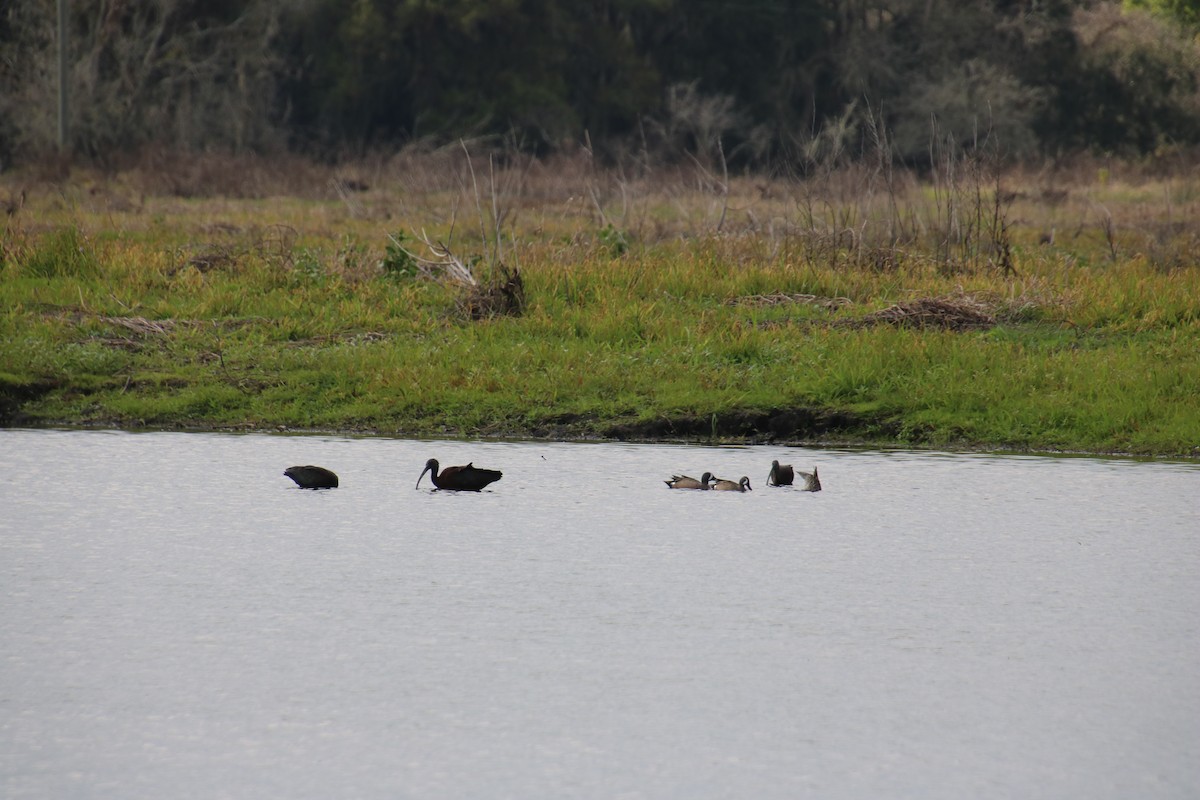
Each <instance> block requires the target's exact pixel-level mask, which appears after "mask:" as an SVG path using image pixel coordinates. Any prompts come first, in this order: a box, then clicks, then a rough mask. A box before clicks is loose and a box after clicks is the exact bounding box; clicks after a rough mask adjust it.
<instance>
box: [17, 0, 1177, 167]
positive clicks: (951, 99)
mask: <svg viewBox="0 0 1200 800" xmlns="http://www.w3.org/2000/svg"><path fill="white" fill-rule="evenodd" d="M55 5H56V4H55V2H54V0H14V2H10V3H6V4H5V6H4V9H3V11H0V160H2V161H3V164H5V165H11V164H14V163H19V162H20V161H21V160H22V159H25V158H30V157H36V156H38V155H41V154H45V153H46V152H49V151H51V150H52V149H53V147H54V144H55V132H56V130H57V120H56V112H57V105H56V100H55V97H56V91H57V79H58V78H57V69H56V55H55V53H56V45H57V41H56V35H55V32H56V18H55ZM1198 33H1200V2H1198V0H1128V1H1127V2H1126V3H1125V4H1121V3H1116V2H1094V1H1091V0H965V1H964V0H737V1H736V2H732V1H731V0H139V2H128V0H91V2H85V1H84V0H75V2H73V3H72V4H71V16H70V19H69V37H68V42H69V73H68V86H69V91H70V98H71V104H70V109H71V114H70V149H71V151H72V152H73V153H74V154H76V155H77V156H79V157H84V158H89V159H95V160H98V161H102V162H103V161H105V160H110V159H114V158H117V157H119V156H120V155H122V154H127V153H130V152H137V151H138V150H139V149H141V148H145V147H147V146H162V147H167V148H171V149H175V150H181V151H192V150H221V151H229V152H246V151H251V152H258V153H264V154H269V153H273V152H281V151H292V152H301V153H307V154H311V155H315V156H320V157H330V158H336V157H343V156H348V155H354V154H360V153H363V152H367V151H370V150H373V149H378V148H395V147H399V146H403V145H405V144H407V143H411V142H414V141H430V142H442V141H453V140H455V139H457V138H461V137H476V136H491V137H502V138H504V139H505V140H507V142H508V143H509V144H511V145H513V146H515V147H518V148H522V149H528V150H533V151H540V152H546V151H552V150H554V149H556V148H559V147H562V146H564V144H568V143H578V142H582V141H587V142H588V143H589V145H590V146H592V147H594V148H595V149H596V150H597V151H598V152H600V153H607V154H610V155H619V154H621V153H622V152H629V151H631V150H636V151H638V152H644V153H647V154H651V155H656V156H664V157H669V155H670V154H679V153H690V154H693V155H696V154H699V155H702V156H704V157H713V156H714V155H719V156H720V157H721V158H722V159H727V160H728V162H729V163H734V164H736V163H741V164H746V165H750V166H755V167H762V166H766V165H770V164H772V163H776V162H777V160H780V159H794V158H796V157H797V156H800V157H803V158H807V159H813V158H837V157H840V156H841V155H844V154H853V153H855V152H862V151H863V150H864V149H866V148H864V146H863V145H864V143H870V144H871V148H870V149H871V150H872V151H873V152H887V153H890V154H891V156H892V157H894V158H897V159H900V160H904V161H907V162H910V163H919V162H921V161H922V160H923V159H928V158H929V157H930V152H931V142H940V141H945V142H951V143H954V144H956V145H962V146H972V145H977V144H978V143H979V142H981V141H985V140H986V141H988V142H989V143H992V144H993V145H995V146H996V147H997V148H998V149H999V150H1000V151H1001V152H1002V153H1003V154H1004V155H1006V156H1007V157H1010V158H1025V157H1034V156H1055V155H1059V154H1062V153H1069V152H1077V151H1098V152H1103V153H1112V154H1116V155H1123V156H1124V155H1129V156H1134V155H1141V154H1147V153H1154V152H1156V151H1161V150H1163V149H1164V148H1181V147H1188V146H1192V145H1196V144H1198V143H1200V38H1198Z"/></svg>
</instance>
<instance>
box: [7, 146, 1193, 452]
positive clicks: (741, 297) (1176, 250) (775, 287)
mask: <svg viewBox="0 0 1200 800" xmlns="http://www.w3.org/2000/svg"><path fill="white" fill-rule="evenodd" d="M498 163H507V164H508V166H506V167H505V168H503V169H502V168H501V167H499V166H497V164H498ZM950 167H954V168H953V169H951V168H950ZM205 170H207V171H208V174H209V177H208V178H204V177H197V176H198V175H203V174H204V173H205ZM1110 170H1112V172H1110ZM1114 172H1121V170H1120V169H1117V168H1114V167H1111V165H1100V164H1098V163H1094V162H1093V163H1091V164H1090V165H1087V164H1085V165H1082V166H1077V167H1076V168H1075V169H1074V170H1058V171H1054V170H1046V171H1042V172H1034V171H1029V170H1025V171H1022V170H1018V169H1011V170H1005V171H1003V172H1001V171H1000V170H999V169H998V168H997V169H993V168H991V167H988V166H987V165H986V164H984V163H982V162H975V161H972V160H970V159H963V160H961V161H958V162H956V163H955V164H953V165H951V164H949V163H947V164H943V165H942V168H938V169H934V170H933V171H932V172H930V173H928V174H925V175H923V176H920V177H918V176H916V175H913V174H909V173H905V172H899V171H896V172H893V171H891V170H890V169H878V170H874V171H872V170H871V169H869V168H865V167H862V166H858V167H847V168H843V169H837V170H833V169H830V170H824V171H821V170H818V171H815V173H814V174H810V175H809V176H808V177H805V178H803V179H801V178H795V179H787V180H785V179H773V180H767V179H763V178H755V177H752V176H743V177H734V178H729V177H726V176H724V174H723V173H722V170H721V166H720V164H716V165H701V164H700V163H699V162H696V163H692V164H689V165H685V166H681V167H678V168H675V169H667V168H661V169H658V170H653V171H651V170H645V171H643V172H642V173H641V174H638V175H637V176H635V177H629V176H628V175H626V173H624V172H622V171H617V170H614V171H602V170H599V169H598V168H596V167H595V166H594V165H593V164H592V163H591V162H590V161H589V160H588V159H587V158H586V157H585V156H584V155H575V156H568V155H560V156H556V157H553V158H547V159H542V160H530V159H528V158H525V159H523V160H522V159H519V158H517V159H509V160H508V161H507V162H502V161H501V160H500V159H492V160H489V159H488V158H487V157H486V156H478V155H477V156H476V157H475V158H473V159H471V158H469V157H468V156H467V154H466V148H465V147H463V148H460V149H459V150H457V151H455V150H453V149H448V150H446V151H439V152H438V153H434V154H427V155H425V156H423V157H413V158H397V159H393V160H390V161H381V162H378V163H371V162H363V163H360V164H355V165H342V166H340V167H337V168H334V167H321V166H317V165H314V164H297V163H290V162H289V163H281V164H274V165H272V164H269V163H265V162H262V161H257V160H253V159H244V160H241V161H235V162H229V161H228V160H224V161H223V160H220V159H216V158H215V157H206V156H198V157H197V158H196V161H195V164H194V165H193V171H192V172H190V173H186V174H182V175H176V176H164V175H155V174H144V173H139V172H137V171H130V172H124V173H120V174H107V175H106V174H99V173H93V172H88V171H84V170H79V169H77V170H75V171H74V172H73V173H72V174H71V175H70V177H69V178H58V179H56V180H53V181H46V180H37V179H36V178H35V177H32V176H31V175H30V174H25V175H14V174H11V173H10V174H8V175H6V176H4V177H3V179H2V182H0V201H3V202H5V203H7V207H8V211H9V214H8V215H7V216H6V217H5V220H6V221H5V227H4V233H3V239H2V240H0V269H2V271H0V309H2V310H0V340H2V341H0V424H5V425H10V426H12V425H20V426H47V425H80V426H101V427H118V428H128V429H140V428H164V427H166V428H189V429H191V428H196V429H214V430H275V429H280V428H287V429H298V430H324V431H342V432H375V433H383V434H389V435H414V436H432V435H437V436H443V435H445V436H472V437H474V436H481V437H517V438H538V437H549V438H562V439H584V438H620V439H638V440H688V441H738V442H767V441H770V442H777V443H810V444H818V443H819V444H866V445H872V446H906V447H942V448H964V449H965V448H972V449H975V448H980V449H996V450H1018V451H1043V452H1046V451H1080V452H1096V453H1127V454H1136V455H1147V456H1160V457H1183V458H1196V457H1200V400H1198V399H1197V398H1198V395H1200V392H1198V387H1200V347H1198V345H1200V266H1198V261H1200V231H1198V230H1197V228H1196V225H1195V220H1197V219H1200V176H1197V173H1196V171H1195V170H1194V169H1190V170H1180V171H1177V172H1176V173H1175V176H1174V177H1163V176H1162V175H1158V176H1156V175H1153V174H1149V173H1147V172H1143V173H1141V174H1138V173H1137V171H1136V170H1133V169H1132V168H1130V169H1129V170H1128V174H1121V175H1116V174H1113V173H1114ZM217 173H221V174H220V175H219V179H217V178H213V177H212V176H213V175H215V174H217ZM230 173H234V174H232V175H231V174H230ZM164 186H165V187H167V188H163V187H164ZM213 186H218V187H219V188H217V189H212V188H211V187H213ZM230 186H235V187H237V190H236V191H230V190H229V187H230ZM467 276H470V279H473V280H474V281H475V284H474V285H472V284H471V283H470V282H469V279H468V278H467Z"/></svg>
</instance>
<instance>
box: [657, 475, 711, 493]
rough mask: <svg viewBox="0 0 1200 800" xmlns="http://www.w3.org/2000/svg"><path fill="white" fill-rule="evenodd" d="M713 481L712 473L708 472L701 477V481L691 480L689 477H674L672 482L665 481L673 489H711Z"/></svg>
mask: <svg viewBox="0 0 1200 800" xmlns="http://www.w3.org/2000/svg"><path fill="white" fill-rule="evenodd" d="M712 479H713V475H712V473H711V472H706V473H704V474H703V475H701V476H700V480H696V479H695V478H689V477H688V476H687V475H672V476H671V480H669V481H663V483H665V484H667V486H669V487H670V488H672V489H711V488H712V486H710V485H709V484H710V482H711V481H712Z"/></svg>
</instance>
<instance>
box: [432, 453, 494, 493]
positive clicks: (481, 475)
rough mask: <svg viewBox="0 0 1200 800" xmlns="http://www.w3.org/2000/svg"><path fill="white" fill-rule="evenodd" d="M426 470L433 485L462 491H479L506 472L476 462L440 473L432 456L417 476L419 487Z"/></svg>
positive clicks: (446, 469) (447, 468)
mask: <svg viewBox="0 0 1200 800" xmlns="http://www.w3.org/2000/svg"><path fill="white" fill-rule="evenodd" d="M426 472H428V473H430V477H431V478H433V485H434V486H436V487H437V488H439V489H453V490H456V491H460V492H478V491H479V490H480V489H482V488H483V487H485V486H487V485H488V484H489V483H492V482H493V481H498V480H500V478H501V477H502V476H503V474H504V473H502V472H500V470H498V469H482V468H481V467H477V466H475V465H474V464H467V465H465V466H462V467H446V468H445V469H444V470H442V472H441V474H440V475H439V474H438V462H437V459H436V458H431V459H429V460H428V461H426V462H425V469H423V470H421V476H420V477H419V478H417V487H420V485H421V478H424V477H425V473H426ZM417 487H414V488H417Z"/></svg>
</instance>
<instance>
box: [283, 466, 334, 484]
mask: <svg viewBox="0 0 1200 800" xmlns="http://www.w3.org/2000/svg"><path fill="white" fill-rule="evenodd" d="M283 474H284V475H287V476H288V477H289V478H291V479H292V480H294V481H295V482H296V485H297V486H299V487H300V488H301V489H336V488H337V485H338V476H337V475H335V474H334V473H333V472H331V471H330V470H327V469H325V468H324V467H314V466H313V465H312V464H306V465H305V466H303V467H288V468H287V469H285V470H284V471H283Z"/></svg>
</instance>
